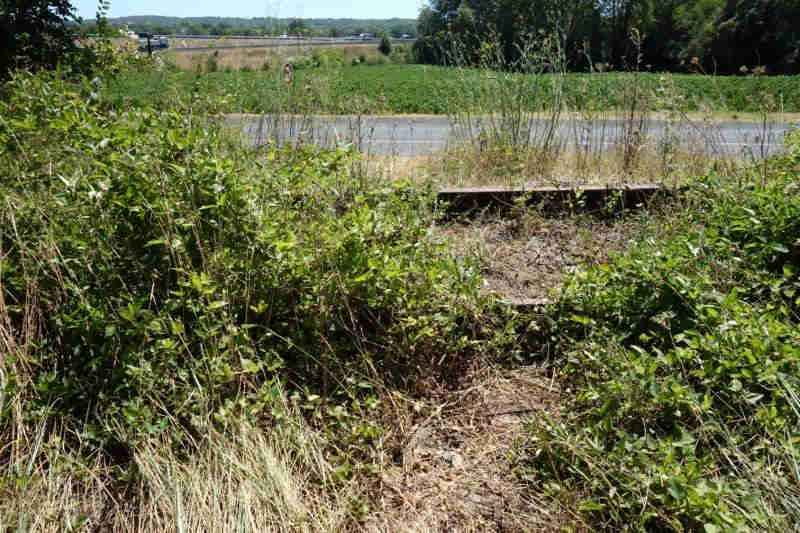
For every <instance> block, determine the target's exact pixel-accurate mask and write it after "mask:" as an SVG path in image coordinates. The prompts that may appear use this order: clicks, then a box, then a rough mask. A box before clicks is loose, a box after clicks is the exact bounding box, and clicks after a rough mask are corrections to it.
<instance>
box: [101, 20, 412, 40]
mask: <svg viewBox="0 0 800 533" xmlns="http://www.w3.org/2000/svg"><path fill="white" fill-rule="evenodd" d="M109 23H110V24H111V25H112V26H114V27H118V28H123V27H127V28H128V29H130V30H132V31H136V32H148V33H154V34H173V35H219V36H226V35H242V36H253V37H258V36H263V35H281V34H284V33H286V34H296V33H298V32H300V33H302V34H303V35H307V36H311V37H344V36H347V35H358V34H361V33H373V34H375V35H379V34H387V35H389V36H392V37H401V36H402V35H411V36H416V32H417V23H416V21H415V20H414V19H398V18H393V19H386V20H378V19H325V18H320V19H314V18H278V17H254V18H237V17H161V16H130V17H119V18H112V19H109ZM89 25H91V22H89ZM88 29H91V28H88Z"/></svg>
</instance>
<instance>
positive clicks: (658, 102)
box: [108, 64, 800, 114]
mask: <svg viewBox="0 0 800 533" xmlns="http://www.w3.org/2000/svg"><path fill="white" fill-rule="evenodd" d="M634 76H635V77H636V83H638V84H639V85H640V86H641V87H642V88H644V89H645V93H646V94H647V99H648V102H649V107H650V108H651V110H654V111H658V110H666V109H669V108H671V107H672V108H678V109H682V110H685V111H698V110H699V111H705V110H710V111H714V112H731V113H747V112H754V113H757V112H761V111H765V110H768V111H784V112H798V111H800V83H799V82H800V77H798V76H769V77H767V76H736V77H722V76H705V75H694V74H656V73H638V74H633V73H596V74H567V75H566V77H565V80H564V83H565V85H564V91H565V101H566V103H567V106H568V108H570V109H573V110H582V109H593V110H614V109H619V108H622V107H624V106H625V102H624V101H622V100H621V98H622V97H623V96H622V95H621V91H620V90H619V88H620V84H621V83H625V82H628V80H630V79H631V78H632V77H634ZM500 77H502V78H503V81H502V82H503V83H508V82H512V83H513V79H514V76H511V77H510V78H508V77H506V76H505V75H501V76H500ZM498 78H499V77H498V75H496V74H494V73H491V72H486V71H477V70H455V69H450V68H446V67H435V66H423V65H397V64H387V65H375V66H366V65H361V66H345V67H342V68H339V69H330V70H327V69H303V70H298V71H297V76H296V82H295V84H296V86H297V87H295V91H296V92H297V93H298V94H300V93H302V96H301V97H296V98H295V100H296V101H302V102H304V103H303V105H304V106H306V109H307V110H312V111H313V112H317V113H333V114H350V113H421V114H447V113H448V112H452V111H453V107H454V106H456V105H458V104H459V102H460V96H461V95H462V94H463V91H464V90H465V88H469V90H470V91H472V92H475V91H477V92H478V93H480V95H481V96H480V97H479V98H478V99H477V100H475V101H474V103H475V106H476V107H477V108H479V109H480V110H482V111H490V110H492V109H493V108H494V105H495V99H494V98H493V89H492V87H493V84H496V83H500V81H498ZM544 81H545V83H539V84H528V87H535V89H534V90H531V91H529V92H527V93H526V94H525V95H524V97H523V99H524V101H523V105H524V106H525V107H526V108H527V109H529V110H539V109H546V108H547V107H548V105H547V104H548V101H549V98H551V96H550V95H551V94H552V90H551V88H550V84H549V83H548V82H547V80H546V78H545V80H544ZM195 88H196V89H197V90H199V91H202V93H203V94H204V96H207V97H211V98H215V99H217V100H218V101H219V110H220V111H222V112H229V113H230V112H244V113H267V112H272V111H275V102H280V101H284V100H285V99H286V93H287V92H290V91H288V90H287V89H286V87H285V85H284V83H283V81H282V78H281V76H280V74H279V73H277V72H274V71H273V72H215V73H209V74H203V75H200V76H198V75H196V74H193V73H188V72H175V71H171V72H166V71H165V72H146V73H135V74H127V75H122V76H120V77H119V78H117V79H115V80H114V81H112V82H111V83H110V85H109V87H108V95H109V98H110V99H111V101H112V102H113V103H114V104H115V105H117V106H120V107H122V106H124V105H127V104H129V103H130V104H134V105H145V104H155V105H157V106H159V105H160V106H169V105H170V102H171V101H173V100H174V98H175V97H176V96H179V97H182V98H184V99H188V98H190V97H191V93H192V90H193V89H195Z"/></svg>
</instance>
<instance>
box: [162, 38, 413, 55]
mask: <svg viewBox="0 0 800 533" xmlns="http://www.w3.org/2000/svg"><path fill="white" fill-rule="evenodd" d="M191 39H194V38H191ZM180 42H181V37H180V36H178V37H170V46H169V48H164V49H163V50H161V51H170V52H178V53H180V52H213V51H214V50H233V49H235V48H286V47H290V46H299V47H303V46H358V45H373V46H375V45H376V44H377V43H378V41H377V40H376V39H366V40H361V39H358V40H354V39H346V38H338V39H299V40H298V39H264V42H263V43H259V44H252V43H251V44H223V45H221V44H218V43H219V41H217V42H216V43H215V44H214V46H194V47H186V48H182V47H180V46H177V44H179V43H180ZM230 42H232V43H235V42H236V41H235V40H231V41H230ZM413 42H414V41H413V40H411V39H392V43H395V44H397V43H413Z"/></svg>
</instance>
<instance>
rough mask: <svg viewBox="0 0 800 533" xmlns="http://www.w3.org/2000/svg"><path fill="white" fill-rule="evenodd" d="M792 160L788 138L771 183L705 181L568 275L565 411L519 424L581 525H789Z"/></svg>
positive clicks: (794, 250) (794, 327)
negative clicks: (609, 256) (655, 221)
mask: <svg viewBox="0 0 800 533" xmlns="http://www.w3.org/2000/svg"><path fill="white" fill-rule="evenodd" d="M798 163H800V136H798V135H797V134H794V136H793V138H792V139H791V141H790V143H789V148H788V151H787V153H786V154H784V155H782V156H779V157H778V158H777V159H776V160H774V161H773V162H772V166H771V168H770V172H769V176H770V177H769V178H768V179H764V178H763V177H762V176H760V175H758V174H757V173H755V172H753V173H752V175H748V179H747V180H744V181H742V182H741V183H730V182H725V181H723V180H722V179H721V178H720V177H719V176H717V175H715V174H711V175H708V176H706V177H705V178H703V179H701V180H699V182H698V183H697V184H696V185H695V186H694V188H693V192H691V193H690V195H689V200H688V202H689V203H688V205H687V206H685V207H686V209H685V211H682V212H681V213H680V214H678V215H676V216H675V217H674V219H673V220H672V227H671V228H670V229H669V230H668V235H667V236H666V237H664V238H661V239H655V238H649V239H646V240H644V241H643V242H640V243H639V244H638V245H637V246H635V247H634V248H633V249H632V250H631V251H629V252H627V253H625V254H623V255H621V256H619V257H617V258H616V259H615V260H614V261H612V262H611V263H610V264H608V265H606V266H600V267H595V268H591V269H588V270H585V271H581V272H578V273H576V274H575V275H573V276H572V277H571V278H570V280H569V282H568V284H567V286H566V296H565V298H564V300H563V301H562V302H561V303H560V307H559V308H558V309H557V310H556V314H555V317H556V326H555V329H554V330H553V331H554V332H556V331H557V332H558V335H559V336H560V338H561V340H562V342H565V345H566V346H568V347H569V348H567V349H566V351H565V354H564V371H565V373H566V376H567V381H568V386H569V387H570V388H571V389H572V390H573V391H574V397H573V399H572V400H571V401H570V405H569V412H570V413H571V414H570V415H568V416H565V418H563V419H546V418H545V419H541V420H538V421H536V422H535V423H534V424H533V425H532V427H531V440H530V441H529V443H528V444H529V445H530V458H531V461H532V465H533V466H532V468H531V470H530V474H531V476H532V479H533V481H534V483H535V484H536V485H537V486H540V487H543V488H545V489H547V490H549V491H550V492H551V493H552V494H554V495H556V496H558V497H559V498H561V499H562V501H565V502H567V501H569V502H573V503H571V504H570V505H573V504H575V503H577V505H578V506H579V507H580V509H581V510H582V511H583V513H584V515H583V516H584V519H585V520H586V521H588V522H589V524H591V527H593V528H597V529H599V528H603V529H609V530H620V529H625V530H647V531H662V530H669V531H702V530H705V531H723V530H726V531H727V530H737V531H747V530H752V529H757V530H761V529H765V528H766V529H773V530H776V531H779V530H784V531H785V530H788V529H791V528H796V527H797V526H798V523H800V515H798V513H797V504H798V498H797V486H798V483H800V475H799V474H800V470H798V469H797V460H798V458H800V450H798V448H797V435H798V434H800V397H799V396H798V393H799V392H800V376H799V374H798V369H799V368H800V367H799V366H798V365H800V328H798V322H799V320H798V319H799V318H800V313H799V311H800V194H798V193H799V192H800V190H798V189H799V188H800V182H798V170H799V169H800V167H799V166H798ZM576 495H580V500H579V501H578V502H575V500H574V499H575V498H576Z"/></svg>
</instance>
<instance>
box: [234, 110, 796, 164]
mask: <svg viewBox="0 0 800 533" xmlns="http://www.w3.org/2000/svg"><path fill="white" fill-rule="evenodd" d="M226 120H227V122H228V124H229V125H231V126H233V127H235V128H240V129H241V131H242V132H243V134H244V135H245V138H246V139H247V140H248V142H251V143H253V144H260V143H263V142H266V141H267V140H269V139H275V140H277V141H279V142H286V141H292V142H296V141H297V140H298V139H301V138H302V139H303V140H305V141H309V140H311V141H313V142H314V143H316V144H319V145H324V146H343V145H351V146H352V147H354V148H355V149H356V150H359V151H361V152H364V153H374V154H385V155H402V156H413V155H425V154H431V153H435V152H438V151H442V150H444V149H446V148H447V147H448V146H454V145H458V144H460V143H463V142H465V139H469V138H473V139H480V137H479V135H480V132H481V131H482V130H484V131H495V130H496V129H497V128H499V127H501V125H500V124H498V123H496V121H495V123H492V122H491V121H490V120H489V119H486V118H484V119H478V120H475V121H473V122H472V123H471V124H465V123H463V122H451V121H450V120H449V119H448V118H446V117H429V116H425V117H408V116H365V117H291V116H289V117H279V118H276V117H273V116H266V117H263V118H262V117H257V116H252V115H247V116H241V115H231V116H228V117H227V119H226ZM793 127H796V125H791V124H788V123H777V122H769V123H767V124H766V125H763V124H761V123H756V122H745V121H735V122H734V121H731V122H704V121H694V122H680V123H671V122H668V121H665V120H650V121H648V122H647V123H646V124H645V127H644V128H642V130H641V132H640V133H638V134H634V135H639V137H640V138H641V139H643V144H645V145H647V146H649V147H652V148H654V149H658V148H662V149H663V148H664V147H665V146H672V147H676V148H679V149H683V150H689V151H693V152H697V151H705V152H710V153H716V154H720V155H731V156H733V155H737V154H744V155H747V156H750V157H755V158H762V157H765V156H767V155H770V154H772V153H774V152H776V151H778V150H780V149H782V147H783V144H782V137H783V134H784V133H785V132H786V131H788V130H789V129H791V128H793ZM548 128H549V123H548V122H547V121H545V120H535V121H533V122H532V123H531V124H530V128H529V131H528V132H526V133H527V134H528V138H530V139H532V140H533V142H541V139H543V138H544V136H545V135H546V133H547V130H548ZM470 129H471V132H470ZM526 133H522V134H521V138H523V139H524V138H525V135H526ZM625 136H626V127H625V121H623V120H619V119H612V120H603V121H593V122H589V121H583V120H578V119H562V120H560V121H559V122H558V126H557V128H556V129H555V132H554V140H555V141H554V142H556V143H558V144H559V145H560V146H561V147H562V148H563V149H566V150H570V149H572V150H575V149H578V148H581V149H584V150H589V151H602V150H604V149H608V148H609V147H612V146H614V145H618V144H620V143H621V142H622V141H623V139H624V138H625ZM477 142H480V141H477Z"/></svg>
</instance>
